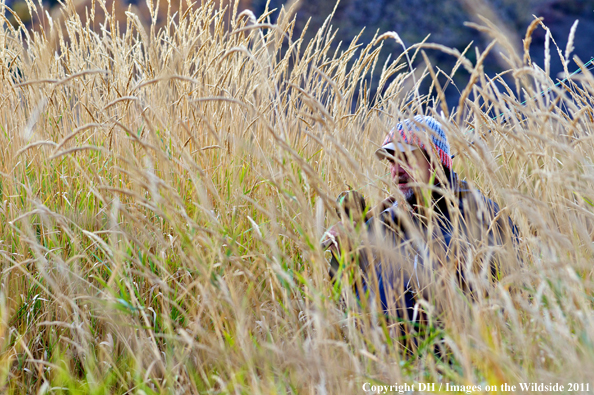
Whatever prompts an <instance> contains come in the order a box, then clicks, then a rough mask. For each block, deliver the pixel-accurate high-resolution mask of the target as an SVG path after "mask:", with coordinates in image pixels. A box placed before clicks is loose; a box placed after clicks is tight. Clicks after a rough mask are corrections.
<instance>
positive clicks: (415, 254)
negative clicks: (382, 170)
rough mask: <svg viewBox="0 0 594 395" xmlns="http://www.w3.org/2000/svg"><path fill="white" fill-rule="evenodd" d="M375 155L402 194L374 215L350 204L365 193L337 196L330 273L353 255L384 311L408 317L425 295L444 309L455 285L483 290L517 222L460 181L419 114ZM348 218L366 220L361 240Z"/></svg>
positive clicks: (442, 142)
mask: <svg viewBox="0 0 594 395" xmlns="http://www.w3.org/2000/svg"><path fill="white" fill-rule="evenodd" d="M376 155H377V157H378V158H379V159H381V160H386V161H387V162H388V164H389V167H390V173H391V177H392V181H393V182H394V184H396V185H397V186H398V190H399V191H400V195H401V196H400V199H398V198H397V197H396V196H390V197H388V198H387V199H385V200H384V201H383V202H382V203H380V204H379V205H378V206H377V207H376V208H375V209H372V210H370V211H369V212H368V213H364V212H363V211H364V209H363V210H362V209H361V208H362V207H365V204H364V203H359V204H358V205H353V204H352V202H351V201H353V200H355V201H357V200H359V201H362V200H363V199H362V197H357V196H355V195H353V196H350V195H349V194H346V195H345V196H344V197H343V198H342V200H341V201H339V206H340V207H341V211H342V214H343V217H342V218H343V221H342V222H341V223H339V224H337V225H336V226H334V227H332V228H331V230H330V231H329V238H328V239H329V240H331V241H333V242H331V243H329V244H330V248H331V250H332V253H333V260H332V262H333V265H332V270H331V272H332V274H335V273H337V272H339V271H340V266H341V263H340V262H342V265H343V267H345V264H346V263H347V262H346V260H347V259H346V257H345V252H348V253H349V254H350V256H354V260H356V261H357V262H358V266H359V267H360V268H361V270H362V273H363V275H362V285H363V290H364V291H365V292H366V293H368V296H370V300H372V301H375V302H377V303H379V304H380V305H381V310H382V311H383V312H384V314H386V316H388V317H391V318H401V319H405V320H413V321H415V320H416V319H417V317H418V316H419V314H420V313H419V309H418V304H417V302H418V301H419V300H421V299H424V300H426V301H429V302H430V305H431V306H432V307H433V309H434V311H436V312H437V313H439V312H441V311H443V310H444V306H445V305H446V304H447V303H448V295H450V296H451V295H452V294H456V293H457V292H456V290H455V289H452V287H451V285H452V284H456V287H457V288H458V289H462V290H463V291H464V292H462V294H463V295H472V297H476V296H478V295H479V294H481V293H482V294H484V292H481V291H486V288H488V284H489V283H491V281H492V280H494V279H497V278H498V277H499V276H500V275H501V273H500V272H499V268H498V265H497V261H498V259H497V258H498V256H499V259H500V258H501V253H502V251H505V250H506V248H507V250H510V248H509V247H510V246H511V245H513V242H512V239H514V238H515V237H516V236H515V234H516V231H515V227H514V225H513V224H512V222H511V220H510V219H509V218H508V217H507V216H504V215H501V213H500V209H499V206H498V205H497V203H495V202H493V201H492V200H490V199H488V198H486V197H485V196H483V195H482V194H481V193H480V192H479V191H477V190H473V189H471V188H470V187H469V186H468V184H467V183H466V182H465V181H461V180H459V178H458V176H457V174H456V173H455V172H454V171H453V169H452V157H451V155H450V145H449V142H448V139H447V136H446V134H445V132H444V131H443V129H442V127H441V125H440V124H439V122H437V121H436V120H435V119H434V118H431V117H427V116H416V117H415V118H414V119H407V120H405V121H403V122H401V123H399V124H398V125H397V126H396V127H395V128H393V129H392V130H391V131H390V132H389V133H388V135H387V136H386V138H385V140H384V142H383V144H382V146H381V148H379V149H378V150H377V151H376ZM345 203H348V204H347V205H345ZM349 205H350V206H353V207H355V208H357V209H358V212H357V210H353V207H349ZM345 208H346V209H345ZM347 219H348V220H349V221H351V224H353V222H354V225H357V223H359V224H361V223H365V226H364V227H363V229H364V232H363V235H362V237H360V238H359V239H358V240H356V241H354V240H353V237H352V235H353V233H352V232H351V233H348V232H346V231H345V230H346V229H347V228H348V227H347V226H345V220H347ZM347 222H348V221H347ZM351 229H352V227H351ZM347 234H349V235H350V236H351V237H348V236H347ZM511 250H513V248H511ZM508 252H509V251H508ZM477 262H478V264H475V263H477ZM452 278H454V279H455V280H456V281H450V280H451V279H452ZM452 292H453V293H452ZM358 294H360V293H358ZM458 294H459V293H458ZM377 307H378V308H379V307H380V306H377Z"/></svg>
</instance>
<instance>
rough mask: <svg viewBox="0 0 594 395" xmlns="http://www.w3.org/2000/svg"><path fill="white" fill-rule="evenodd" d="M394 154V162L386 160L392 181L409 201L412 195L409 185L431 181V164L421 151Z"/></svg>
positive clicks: (411, 188)
mask: <svg viewBox="0 0 594 395" xmlns="http://www.w3.org/2000/svg"><path fill="white" fill-rule="evenodd" d="M396 154H397V155H398V157H396V158H395V159H396V160H393V159H388V161H389V162H390V173H391V175H392V181H393V182H394V184H396V185H398V189H399V190H400V192H402V194H403V195H404V197H405V198H406V199H409V198H411V197H412V195H413V194H414V191H413V187H412V186H411V185H409V184H413V183H421V184H428V183H429V181H430V180H431V163H429V162H428V161H427V158H426V156H425V154H424V153H423V151H422V150H421V149H416V150H414V151H409V152H397V153H396Z"/></svg>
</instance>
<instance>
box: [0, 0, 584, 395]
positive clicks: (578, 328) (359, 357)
mask: <svg viewBox="0 0 594 395" xmlns="http://www.w3.org/2000/svg"><path fill="white" fill-rule="evenodd" d="M101 4H102V3H101V0H98V1H97V2H96V4H95V7H97V8H99V7H100V6H101ZM155 6H156V5H153V4H151V3H150V2H149V8H152V9H154V8H155ZM72 10H74V7H73V6H72V4H71V3H70V2H68V5H67V7H65V8H64V10H63V16H62V17H61V18H60V19H59V20H58V19H54V20H53V21H50V20H49V19H47V20H46V22H45V27H44V29H42V30H38V31H37V32H35V33H34V32H27V31H25V30H23V29H21V28H17V29H16V30H15V29H14V28H12V26H11V25H9V24H7V23H6V21H4V22H3V31H2V32H1V33H0V42H1V45H0V62H1V65H2V71H1V77H0V78H1V79H2V85H1V87H0V97H1V103H2V104H1V108H0V126H1V131H0V147H1V148H0V171H1V178H0V221H1V225H0V262H1V270H2V271H1V274H0V276H1V277H0V278H1V281H2V289H1V292H0V349H1V351H0V380H1V382H0V386H1V387H2V391H3V392H4V391H6V392H15V393H37V392H38V391H41V392H42V393H48V391H49V392H51V393H125V392H130V393H169V392H177V393H200V392H208V393H242V394H259V393H341V394H347V393H362V390H361V385H362V383H364V382H372V383H388V384H393V383H395V382H398V383H404V382H407V383H415V382H436V383H440V382H441V383H445V382H448V383H458V384H481V385H483V386H484V385H486V384H502V383H505V382H507V383H511V384H515V383H518V382H521V381H527V380H533V381H538V382H540V381H542V382H547V383H548V382H560V383H567V382H578V383H579V382H586V381H587V380H588V379H590V378H591V372H592V371H594V325H592V323H593V318H594V312H593V310H592V297H593V295H594V292H593V291H594V287H593V284H592V262H593V258H594V245H593V232H594V203H593V202H594V167H593V164H592V160H591V157H592V153H593V152H594V140H592V136H593V133H594V123H593V120H592V115H593V113H592V108H591V104H592V99H593V97H594V78H593V77H592V75H591V74H589V72H585V73H583V75H582V76H580V78H579V80H578V78H577V77H576V78H574V81H577V82H576V83H574V82H571V83H567V84H565V85H563V86H561V87H554V86H553V82H552V81H551V80H550V79H548V78H547V77H546V74H545V73H544V72H543V71H540V70H539V69H537V68H534V67H532V66H531V65H530V59H529V58H527V57H524V56H523V55H522V54H516V53H514V51H513V49H512V47H511V46H509V45H507V44H506V40H505V37H502V36H500V34H499V33H498V32H497V31H496V30H494V29H493V28H492V27H489V25H488V24H487V25H485V26H483V27H482V28H481V29H483V30H486V31H487V32H488V33H489V34H491V35H493V36H494V37H495V38H496V39H497V40H498V42H499V44H498V47H497V48H498V49H499V50H503V51H504V53H503V55H504V56H505V57H506V58H507V59H508V62H509V68H510V71H509V73H511V74H513V79H514V81H515V84H514V85H513V86H510V87H509V88H507V89H502V88H501V85H495V84H494V83H493V81H491V80H489V79H488V78H487V77H486V76H485V75H484V73H483V72H482V67H481V64H480V59H482V58H481V57H480V54H479V56H477V58H478V59H479V62H478V64H471V63H470V61H468V60H466V58H465V57H464V56H462V55H460V54H459V53H457V52H456V51H449V53H451V54H452V56H455V57H458V58H459V60H460V61H459V63H458V66H459V67H465V68H467V69H468V70H469V71H471V72H472V79H471V83H470V84H469V85H468V86H467V87H465V88H464V87H460V90H461V91H463V98H462V100H461V103H460V106H459V107H458V108H456V109H455V110H453V111H448V109H446V108H442V107H441V105H440V104H439V103H438V102H437V101H436V100H434V99H431V98H432V97H438V96H439V91H440V88H439V86H437V85H434V86H433V91H432V93H431V92H430V93H429V94H427V95H419V94H418V92H417V93H415V92H416V89H415V83H416V84H417V85H418V84H419V83H420V81H421V80H423V79H431V78H432V77H431V72H430V71H432V70H430V69H429V68H426V69H425V71H424V72H423V68H425V67H426V64H425V63H424V62H423V54H422V51H420V49H421V46H420V45H415V46H413V47H411V48H410V49H409V50H408V51H407V52H406V55H407V56H408V57H409V58H410V60H411V61H412V62H413V64H415V65H416V66H417V67H418V70H417V71H418V72H417V73H416V76H415V77H413V75H412V74H410V73H409V68H408V64H407V63H408V61H407V56H405V54H404V52H402V53H399V54H396V55H397V56H393V61H392V62H391V63H390V64H387V65H385V66H384V65H381V64H376V62H375V60H376V58H377V55H378V52H379V49H380V48H381V46H382V42H384V40H393V39H395V38H396V39H397V36H395V35H390V34H388V35H386V36H382V37H379V38H378V39H377V40H376V41H375V42H374V43H373V44H372V45H369V46H366V47H363V46H359V47H358V45H357V41H356V39H355V40H354V41H353V42H351V43H343V45H342V46H341V47H340V49H339V50H337V51H334V50H330V48H332V47H331V41H332V37H333V31H332V28H331V27H330V25H329V23H328V24H327V25H325V26H324V27H323V28H322V29H321V30H320V31H318V32H317V34H316V36H315V39H314V40H313V41H311V42H303V41H302V40H301V39H300V38H299V37H292V34H291V31H292V27H293V22H292V21H293V17H292V12H291V10H283V11H282V12H281V14H280V17H279V18H278V20H277V21H276V23H274V24H270V22H269V21H268V20H267V19H266V18H265V16H262V17H259V18H256V17H254V16H253V15H252V14H251V13H249V12H242V13H238V12H237V11H235V10H236V9H234V8H233V5H231V6H228V7H219V6H214V5H213V3H210V2H204V4H203V5H202V6H201V7H199V8H190V9H188V8H187V6H186V5H185V4H184V6H183V7H182V12H180V13H178V14H176V15H171V16H170V17H169V19H167V20H168V23H167V24H166V25H165V27H164V28H162V29H160V30H157V29H155V28H151V27H147V28H145V27H143V26H142V25H141V24H140V22H138V20H137V19H136V18H135V16H134V15H133V14H128V15H127V16H128V19H127V20H126V21H125V25H126V26H127V29H126V30H125V31H121V32H120V31H118V29H116V28H115V22H114V19H112V18H111V17H110V13H109V10H105V11H106V12H105V14H106V15H107V19H105V20H100V21H98V23H99V25H101V26H102V28H101V29H96V30H94V31H93V30H91V29H89V28H88V25H87V26H85V24H83V23H81V22H80V19H79V16H78V15H77V14H76V13H74V12H73V11H72ZM9 12H10V11H9V10H8V9H4V11H3V14H4V15H7V14H8V13H9ZM93 15H94V14H93V12H92V11H91V10H89V19H90V20H92V19H93V18H94V16H93ZM533 27H534V28H543V27H539V26H537V25H534V26H533ZM570 41H571V40H570ZM425 45H426V46H427V47H429V46H430V45H429V44H425ZM442 50H444V51H446V52H447V51H448V50H447V49H442ZM570 52H571V49H569V50H568V51H565V49H563V50H562V51H560V52H559V53H557V51H555V50H554V44H553V43H552V42H551V56H563V57H564V58H565V59H567V58H569V57H570V56H571V54H570ZM382 67H383V68H384V71H383V74H382V75H383V80H382V82H381V83H380V86H383V87H382V89H381V95H377V97H370V95H369V94H368V92H367V91H366V84H367V83H368V82H367V80H366V76H368V75H370V74H371V70H372V69H373V68H382ZM454 72H455V70H454V71H452V72H451V73H454ZM451 73H450V74H451ZM391 75H396V78H395V79H391V80H389V83H386V81H388V77H389V76H391ZM498 86H499V88H497V87H498ZM548 89H551V90H550V91H549V92H547V93H546V94H544V95H543V96H539V97H538V98H536V99H532V100H528V102H527V103H526V104H525V105H521V104H520V103H521V102H523V101H524V100H526V99H529V98H532V97H534V96H535V95H536V94H537V93H538V92H541V91H543V90H548ZM425 93H427V92H425ZM421 112H422V113H426V114H431V115H434V116H436V117H438V118H440V119H441V120H442V122H443V124H444V125H445V127H446V129H447V133H448V136H449V138H450V141H451V144H452V146H453V150H454V151H455V152H456V153H457V156H456V159H455V161H454V163H455V164H454V166H455V168H456V170H457V171H458V172H459V173H460V175H461V177H463V178H466V179H468V180H471V181H472V183H473V184H474V185H476V186H477V187H478V188H479V189H481V190H482V191H483V192H484V193H485V194H486V195H487V196H488V197H490V198H492V199H494V200H496V201H497V202H498V203H499V204H500V206H501V207H504V208H505V211H506V213H508V214H510V215H511V216H512V218H513V219H514V221H515V222H516V224H517V225H518V227H519V230H520V236H521V243H520V246H519V252H518V254H517V257H519V258H521V260H522V262H523V265H521V266H520V265H517V262H516V258H517V257H516V256H515V255H513V254H512V256H511V257H510V259H509V260H508V262H506V264H507V265H508V267H509V268H513V270H510V271H509V272H510V274H509V275H508V276H506V277H504V278H503V279H501V281H500V282H499V283H498V284H497V285H494V286H493V289H492V290H491V292H490V293H489V297H488V298H487V297H485V298H482V299H480V300H477V301H475V302H474V303H470V302H469V301H468V299H466V298H465V297H464V295H460V294H457V295H454V296H452V299H451V300H449V301H448V304H449V306H450V309H451V312H455V311H464V312H465V314H458V315H456V314H447V312H446V313H445V315H444V316H443V317H441V320H442V324H441V325H437V326H434V327H430V328H428V329H427V330H426V331H424V332H422V333H421V332H419V333H409V334H408V335H409V336H417V337H418V343H417V344H418V347H417V348H416V349H414V350H413V351H412V352H410V351H406V350H404V349H403V347H402V346H401V344H400V343H401V342H400V339H397V338H395V337H394V336H393V334H394V332H393V331H392V330H390V328H389V327H388V326H389V325H390V323H389V322H388V323H386V322H385V320H384V318H383V316H382V314H378V312H377V311H376V310H374V309H373V308H372V307H370V308H368V309H360V308H358V307H357V306H356V304H355V303H350V302H348V301H349V300H350V301H352V299H353V298H352V292H351V291H350V289H351V288H350V287H349V286H344V287H343V288H342V289H341V288H340V287H332V285H331V283H330V281H329V279H328V275H327V269H328V262H327V256H325V255H324V252H323V251H322V250H321V248H320V246H319V241H320V239H321V237H322V233H323V231H324V229H325V228H326V227H327V226H329V225H331V224H332V223H333V222H334V221H336V220H337V218H336V216H335V214H334V210H333V207H334V206H333V200H334V197H335V196H336V195H337V194H338V193H339V192H340V191H342V190H344V189H346V184H349V185H352V186H355V187H356V188H359V189H360V191H361V192H362V193H363V194H364V195H365V196H366V198H367V199H368V200H369V201H379V200H380V199H382V198H384V197H385V196H387V195H388V194H389V193H390V191H391V190H392V188H393V187H392V186H390V182H389V181H388V178H387V176H386V175H385V173H386V169H385V168H384V167H383V166H384V165H382V164H381V163H379V162H378V161H376V160H375V159H374V157H373V151H374V150H375V148H376V147H377V145H378V144H379V143H380V142H381V139H382V137H383V135H384V133H385V132H386V131H387V130H388V128H389V127H390V126H391V125H393V124H394V123H395V122H396V121H397V119H399V118H400V117H402V116H410V115H411V114H416V113H421ZM499 113H503V114H504V116H501V117H498V118H496V119H495V120H493V119H492V115H493V114H499ZM470 141H474V144H472V145H469V144H468V143H469V142H470ZM483 252H484V251H483ZM480 254H481V251H478V250H477V251H474V250H472V249H470V252H469V253H468V255H467V256H466V257H465V259H470V260H472V259H475V258H476V256H478V255H480ZM345 281H347V279H346V278H345ZM351 281H354V280H352V279H351ZM510 290H511V291H510ZM341 294H342V295H343V296H344V298H345V300H347V303H341ZM464 306H466V307H464ZM437 318H439V317H437ZM437 343H439V344H441V345H442V348H443V349H444V350H445V352H446V354H445V355H438V356H436V355H434V350H435V347H434V345H435V344H437ZM593 384H594V383H591V384H590V385H591V387H590V388H591V389H593V387H592V386H593Z"/></svg>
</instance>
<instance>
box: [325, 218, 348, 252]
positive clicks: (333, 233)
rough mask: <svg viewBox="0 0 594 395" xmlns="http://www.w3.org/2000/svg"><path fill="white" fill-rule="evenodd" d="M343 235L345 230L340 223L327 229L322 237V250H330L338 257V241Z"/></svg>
mask: <svg viewBox="0 0 594 395" xmlns="http://www.w3.org/2000/svg"><path fill="white" fill-rule="evenodd" d="M344 234H345V228H344V225H343V224H342V222H338V223H337V224H335V225H333V226H331V227H330V229H328V230H327V231H326V232H325V233H324V236H323V237H322V249H324V250H326V249H328V248H330V251H332V253H333V254H335V255H338V253H339V251H340V239H341V238H342V237H343V236H344Z"/></svg>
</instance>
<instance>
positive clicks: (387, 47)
mask: <svg viewBox="0 0 594 395" xmlns="http://www.w3.org/2000/svg"><path fill="white" fill-rule="evenodd" d="M114 1H115V2H116V3H115V9H116V14H118V15H121V17H122V20H123V19H124V18H125V15H124V11H125V10H126V9H127V8H128V6H129V5H130V4H131V5H132V9H133V11H134V12H135V13H137V14H139V15H140V16H141V18H142V19H143V20H144V21H145V22H146V23H147V24H148V23H150V15H149V12H148V7H147V5H146V2H145V1H144V0H133V1H123V0H108V1H107V2H106V3H107V8H108V9H110V10H111V6H112V3H113V2H114ZM201 2H202V3H204V2H205V1H204V0H199V1H197V4H200V3H201ZM266 2H267V0H241V1H240V8H241V9H246V8H249V9H251V10H252V11H253V12H254V14H255V15H256V16H259V15H261V14H262V13H263V12H264V10H265V7H266ZM96 3H98V0H97V1H96ZM153 3H155V4H156V0H155V1H154V2H153ZM174 3H176V2H175V1H174ZM74 4H76V8H77V10H79V12H80V14H81V15H84V14H85V8H90V4H91V0H80V1H74ZM286 4H287V1H285V0H269V9H275V8H276V9H277V10H276V11H275V12H274V13H273V14H272V15H271V16H270V19H271V22H274V21H275V20H276V17H277V16H278V13H279V10H280V9H281V7H282V6H283V5H286ZM7 5H9V6H11V7H12V8H13V9H14V10H16V11H17V12H18V14H19V15H20V16H21V19H22V20H23V21H25V22H27V24H28V26H30V25H32V24H33V25H34V24H35V22H34V21H35V18H34V19H33V22H32V20H31V17H30V16H29V15H28V8H27V6H26V3H25V2H23V1H21V0H17V1H14V0H12V1H10V0H9V1H7ZM57 5H58V2H57V1H55V0H45V1H44V6H45V7H47V8H49V9H54V10H55V9H56V8H55V7H56V6H57ZM335 6H336V3H335V2H334V1H333V0H329V1H328V0H301V1H300V3H299V7H298V10H297V20H296V28H295V32H294V37H298V36H299V35H300V34H301V31H302V29H303V28H304V26H305V25H306V23H307V21H308V20H309V19H311V20H310V23H309V27H308V30H307V34H306V37H311V36H313V33H314V32H315V31H317V30H318V29H319V28H320V27H321V26H322V24H323V23H324V20H325V19H326V17H327V16H328V15H329V14H330V13H331V12H332V10H333V9H334V8H335ZM96 8H97V9H98V8H99V7H98V5H96ZM159 8H160V15H161V16H160V18H159V19H158V21H157V24H160V23H162V22H163V21H164V20H165V15H166V11H167V2H166V1H164V0H161V1H160V6H159ZM478 12H480V13H482V14H483V16H488V17H489V19H490V20H492V21H494V22H495V23H496V24H497V25H498V26H499V27H500V28H502V29H504V30H505V31H507V32H508V35H509V37H510V38H511V40H512V41H513V43H514V45H515V46H516V47H517V48H518V49H519V50H521V48H522V39H523V38H524V36H525V33H526V29H527V27H528V25H529V24H530V23H531V22H532V20H533V19H534V16H537V17H543V18H544V23H545V24H546V25H547V26H548V27H549V28H550V29H551V31H552V35H553V38H554V40H555V41H556V42H557V44H558V45H559V46H560V48H561V49H562V51H563V52H564V51H565V46H566V45H567V39H568V36H569V33H570V30H571V26H572V25H573V23H574V22H575V20H579V24H578V26H577V30H576V35H575V40H574V47H575V49H574V51H573V54H575V55H577V56H578V57H579V58H580V59H581V60H582V61H583V62H586V61H588V60H589V59H590V58H591V57H593V56H594V48H593V45H592V38H593V37H594V0H524V1H521V0H520V1H514V0H480V1H477V0H441V1H432V0H342V1H340V3H339V4H338V6H337V7H336V12H335V15H334V18H333V19H332V26H333V28H334V29H338V34H337V36H336V39H335V41H334V45H337V44H338V42H340V41H343V48H344V47H346V46H347V45H348V43H349V42H350V41H351V40H352V39H353V37H355V36H356V35H357V34H359V32H360V31H361V29H363V28H364V27H365V31H364V33H363V35H362V36H361V39H360V42H361V43H364V44H366V43H369V42H370V41H371V40H372V38H373V36H374V35H375V34H376V32H379V33H380V34H381V33H384V32H387V31H395V32H397V33H398V34H399V35H400V37H401V38H402V39H403V41H404V43H405V44H406V45H407V46H410V45H412V44H414V43H418V42H420V41H421V40H423V39H424V38H425V37H426V36H427V35H428V34H430V35H431V36H430V38H429V42H434V43H439V44H443V45H446V46H448V47H453V48H457V49H458V50H459V51H460V52H462V51H463V50H464V48H466V46H467V45H468V44H469V43H470V42H471V41H472V42H473V48H472V50H470V51H469V52H468V53H467V57H469V58H470V59H471V60H473V61H474V60H475V58H476V56H475V50H474V47H478V48H479V50H481V51H482V50H483V49H484V48H485V47H486V46H487V45H488V43H489V42H490V41H491V38H489V37H485V36H484V35H482V34H479V33H478V32H477V31H476V30H475V29H473V28H470V27H467V26H465V25H464V22H466V21H474V22H478V19H477V17H476V14H477V13H478ZM99 14H101V10H100V9H99ZM96 19H97V20H101V19H100V17H97V18H96ZM95 25H97V23H96V24H95ZM96 27H97V26H96ZM544 43H545V31H544V30H543V29H542V28H538V29H537V30H536V31H535V32H534V34H533V40H532V45H531V51H530V54H531V57H532V61H533V62H534V63H535V64H536V65H538V66H539V67H541V68H544ZM551 45H552V43H551ZM498 51H499V50H498V49H497V48H495V49H494V51H492V54H491V55H490V56H489V57H488V59H487V62H486V64H485V71H486V72H487V74H488V75H491V76H494V75H496V73H498V72H500V71H502V70H505V69H507V67H506V64H505V62H504V61H503V59H502V58H501V56H499V55H498ZM391 53H392V59H394V58H395V57H397V56H398V55H400V54H401V53H402V48H401V47H400V46H399V45H397V44H396V43H395V42H394V40H386V41H385V42H384V49H383V50H382V53H381V54H380V59H379V62H378V66H377V67H376V71H375V74H376V75H375V76H374V78H373V83H372V85H371V86H372V88H371V89H372V94H373V93H375V92H374V89H375V83H377V81H378V78H377V75H379V73H380V72H381V68H382V65H383V64H384V62H385V60H386V59H387V57H388V55H389V54H391ZM427 54H428V55H429V57H430V59H431V61H432V62H433V65H434V66H436V67H438V68H440V69H442V70H444V71H445V72H446V73H448V74H449V72H450V71H451V70H452V67H453V66H454V64H455V59H454V58H453V57H452V56H449V55H445V54H443V53H441V52H438V51H435V50H430V51H427ZM414 66H415V67H423V64H422V63H421V62H420V59H417V61H416V62H415V65H414ZM576 69H577V65H576V64H575V63H574V62H570V65H569V70H570V71H573V70H576ZM562 71H563V67H562V64H561V61H560V59H559V57H558V55H557V51H556V50H554V48H552V51H551V78H552V79H553V80H555V79H558V78H562V77H563V76H562ZM467 81H468V74H467V73H466V72H465V71H464V70H463V69H460V70H459V71H458V73H457V74H456V78H455V82H456V84H457V85H461V86H464V85H465V84H466V82H467ZM444 82H445V80H444ZM446 96H447V101H448V104H449V105H450V106H452V105H455V104H456V103H457V101H458V98H459V94H458V91H457V88H456V86H452V85H450V86H449V87H448V89H447V91H446Z"/></svg>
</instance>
